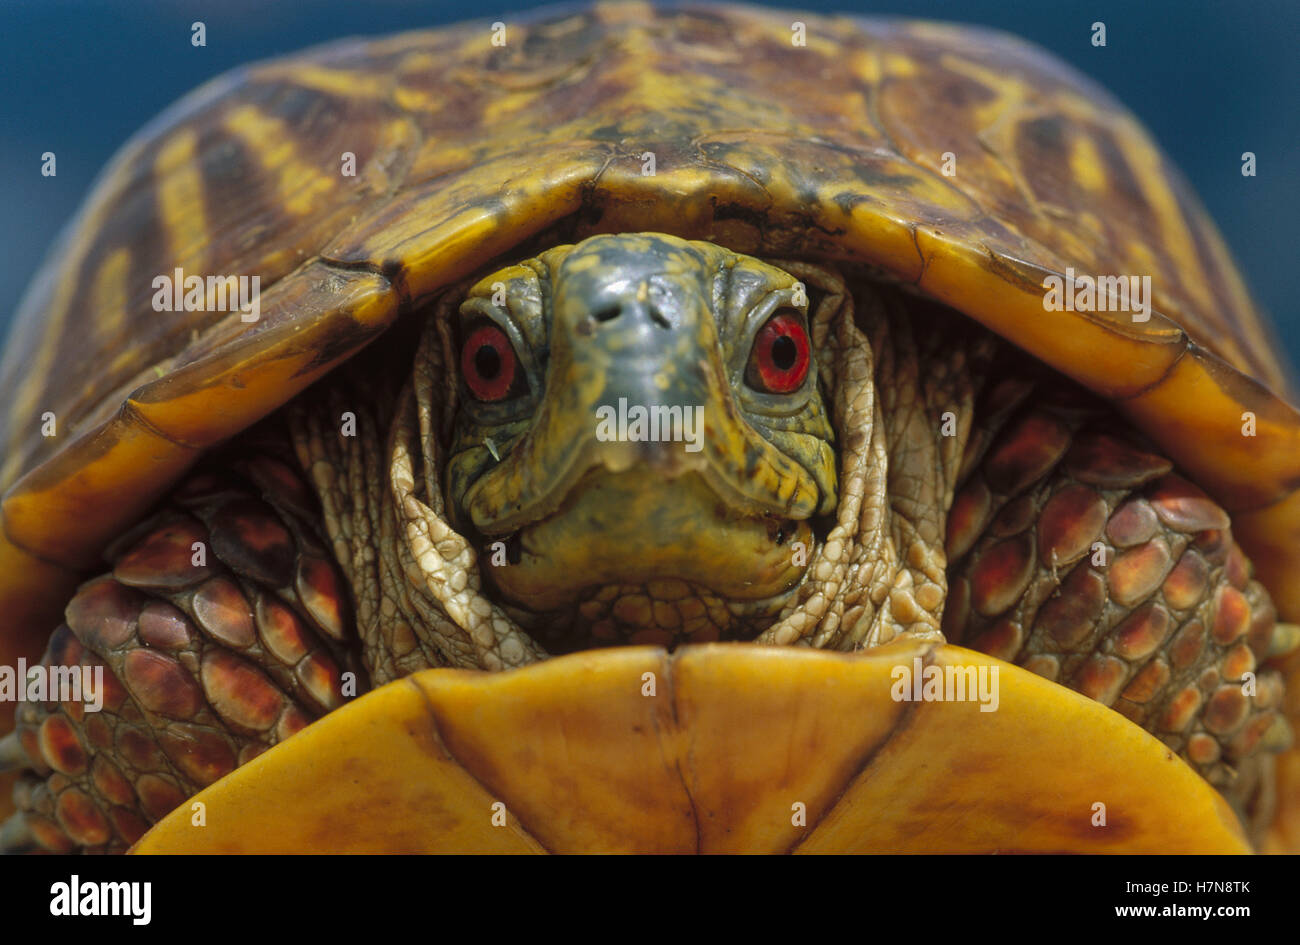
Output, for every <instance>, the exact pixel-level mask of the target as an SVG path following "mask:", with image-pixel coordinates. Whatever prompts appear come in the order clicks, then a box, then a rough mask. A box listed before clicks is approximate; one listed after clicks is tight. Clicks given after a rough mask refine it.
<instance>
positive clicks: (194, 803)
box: [0, 3, 1300, 852]
mask: <svg viewBox="0 0 1300 945" xmlns="http://www.w3.org/2000/svg"><path fill="white" fill-rule="evenodd" d="M1295 390H1296V388H1295V386H1294V378H1293V375H1292V373H1291V368H1290V367H1289V365H1288V364H1287V363H1286V362H1285V360H1284V358H1283V357H1282V355H1281V354H1280V348H1279V346H1278V345H1277V344H1276V343H1275V340H1274V337H1273V335H1272V330H1271V328H1270V327H1269V324H1268V322H1267V319H1266V318H1265V316H1264V315H1263V314H1262V313H1261V311H1260V309H1259V308H1258V307H1257V306H1256V304H1255V303H1254V302H1253V300H1252V298H1251V296H1250V294H1249V291H1248V289H1247V288H1246V286H1245V284H1244V282H1243V280H1242V278H1241V276H1240V275H1239V273H1238V271H1237V269H1236V267H1235V265H1234V263H1233V261H1232V259H1231V256H1230V254H1229V252H1228V250H1227V248H1226V246H1225V244H1224V242H1223V240H1222V238H1221V237H1220V236H1219V234H1218V232H1217V231H1216V229H1215V227H1214V225H1213V223H1212V222H1211V221H1210V219H1209V217H1208V216H1207V214H1206V212H1205V210H1204V209H1203V207H1202V206H1201V204H1200V203H1199V202H1198V200H1197V199H1196V197H1195V195H1194V194H1193V193H1192V191H1191V189H1190V188H1189V186H1188V185H1187V183H1186V182H1185V181H1184V180H1183V178H1182V177H1181V176H1180V174H1179V173H1178V171H1177V170H1176V169H1175V168H1174V167H1173V166H1172V165H1171V163H1170V162H1169V160H1168V159H1167V158H1166V157H1165V156H1164V155H1163V154H1162V153H1161V151H1160V150H1159V149H1158V147H1157V146H1156V144H1155V143H1154V142H1153V141H1152V139H1151V138H1150V136H1149V135H1148V134H1147V133H1146V132H1145V131H1144V130H1143V129H1142V127H1141V125H1140V124H1139V123H1138V121H1137V120H1136V119H1135V118H1134V117H1133V116H1132V115H1131V114H1130V113H1129V112H1128V111H1126V110H1125V109H1124V108H1123V107H1122V106H1121V105H1120V104H1119V103H1117V102H1116V101H1115V100H1114V99H1113V98H1112V97H1111V96H1110V95H1108V94H1107V93H1106V92H1105V91H1103V90H1102V89H1101V88H1099V87H1098V86H1096V85H1095V84H1093V83H1092V82H1090V81H1089V80H1087V79H1086V78H1084V77H1082V76H1081V75H1079V74H1077V73H1076V72H1074V71H1073V70H1072V69H1070V68H1069V67H1067V66H1065V65H1063V64H1062V63H1060V62H1059V61H1057V60H1056V59H1054V58H1053V57H1051V56H1050V55H1048V54H1047V53H1045V52H1043V51H1041V50H1039V49H1037V48H1036V47H1033V46H1030V45H1028V44H1026V43H1024V42H1023V41H1021V40H1019V39H1017V38H1014V37H1012V36H1009V35H1006V34H1003V33H1000V32H995V31H991V30H986V29H983V28H976V27H970V26H954V25H946V24H939V23H931V22H920V21H908V20H892V19H870V18H861V17H843V16H831V17H825V16H814V15H811V14H801V13H799V14H796V13H784V12H780V11H774V10H765V9H757V8H751V7H746V6H740V5H724V6H713V5H710V6H700V5H692V4H685V5H679V6H666V7H656V6H649V5H645V4H639V3H626V4H625V3H597V4H595V5H593V6H587V7H583V8H580V9H565V10H542V11H537V12H534V13H531V14H528V15H526V16H523V17H520V18H519V19H512V20H510V21H509V22H494V23H487V22H474V23H467V24H462V25H457V26H450V27H444V28H439V29H433V30H423V31H417V32H410V33H404V34H400V35H397V36H392V37H388V38H380V39H352V40H345V41H341V42H338V43H335V44H331V45H327V46H324V47H319V48H315V49H312V50H308V51H306V52H303V53H299V54H296V55H292V56H288V57H286V58H281V59H276V60H272V61H268V62H264V63H259V64H254V65H251V66H247V67H244V68H241V69H238V70H236V71H234V72H231V73H228V74H226V75H224V76H222V77H220V78H218V79H216V80H214V81H212V82H210V83H208V84H207V85H205V86H203V87H201V88H200V89H199V90H197V91H195V92H194V93H191V94H190V95H189V96H187V97H186V98H184V99H182V100H181V101H180V102H178V103H177V104H176V105H174V106H173V107H172V108H170V109H169V110H167V111H166V112H164V113H163V114H162V115H161V116H159V118H158V119H156V120H155V121H154V122H153V123H151V124H150V125H148V126H147V127H146V128H145V129H143V130H142V131H141V132H140V133H138V134H137V135H136V136H135V137H134V138H132V139H131V140H130V141H129V142H128V143H127V144H126V145H125V146H124V148H123V149H122V151H121V152H120V153H119V154H118V155H117V156H116V157H115V158H114V159H113V161H112V162H111V163H110V164H109V166H108V167H107V169H106V170H105V171H104V172H103V174H102V176H101V178H100V179H99V181H98V182H97V183H96V185H95V186H94V188H93V190H92V192H91V194H90V196H89V197H88V199H87V201H86V204H85V205H84V207H83V208H82V209H81V211H80V212H79V213H78V215H77V216H76V217H75V219H74V220H73V221H72V223H71V224H70V226H69V227H68V229H67V230H66V231H65V233H64V235H63V236H62V237H61V238H60V239H59V241H58V242H57V244H56V245H55V247H54V249H53V250H52V253H51V255H50V257H49V259H48V261H47V262H46V263H45V265H44V266H43V267H42V268H41V269H40V271H39V272H38V273H37V275H36V276H35V278H34V281H33V284H32V286H31V288H30V289H29V291H28V293H27V295H26V296H25V297H24V300H23V302H22V303H21V306H20V310H19V312H18V314H17V317H16V321H15V327H14V329H13V332H12V335H11V337H10V339H9V342H8V345H7V348H6V351H5V355H4V360H3V363H2V365H0V391H3V393H4V397H3V402H4V405H5V409H4V416H3V421H2V422H3V433H2V434H0V441H3V443H4V444H5V447H4V454H3V455H4V464H3V467H2V469H0V480H2V482H0V486H3V489H4V496H3V501H0V513H2V516H3V529H0V601H2V602H3V606H0V620H2V621H3V626H2V627H0V651H2V656H3V663H4V664H5V665H8V666H10V667H14V669H13V670H11V671H10V673H9V674H8V677H7V683H8V685H9V686H10V692H11V693H15V694H14V695H11V696H9V700H10V701H7V702H6V705H5V708H6V710H7V712H8V711H10V710H12V712H13V722H12V725H11V724H10V721H9V718H8V717H6V718H5V719H4V720H3V722H4V726H5V727H6V728H12V731H10V732H9V734H7V735H6V736H5V737H4V739H3V740H2V741H0V765H3V766H4V767H5V768H6V769H7V770H9V771H10V772H11V773H10V775H9V776H10V778H11V779H13V782H14V787H13V800H12V811H11V813H10V816H9V817H8V819H7V820H6V821H5V823H4V827H3V828H2V830H0V837H2V838H3V843H2V845H3V846H4V848H5V849H9V850H32V849H36V850H46V851H54V852H72V851H88V852H122V851H126V850H129V849H134V850H138V851H141V852H144V851H159V850H177V849H187V850H200V849H211V850H252V849H281V850H284V849H295V850H344V849H348V850H353V849H375V850H398V849H449V850H451V849H465V850H487V849H494V850H496V849H499V850H519V851H541V850H546V851H562V850H582V849H588V850H615V849H627V850H672V851H684V852H685V851H701V850H723V849H730V850H765V851H769V850H770V851H793V850H800V851H817V850H858V849H877V850H882V849H931V850H985V851H994V850H1002V851H1005V850H1026V851H1030V850H1061V849H1108V850H1143V849H1146V850H1152V849H1163V850H1176V849H1178V850H1232V851H1238V852H1244V851H1246V850H1249V849H1252V848H1259V849H1274V850H1281V849H1289V848H1294V847H1295V845H1296V844H1297V842H1298V841H1300V820H1298V819H1297V818H1298V817H1300V815H1298V814H1297V811H1298V810H1300V768H1298V767H1297V765H1298V764H1300V762H1298V760H1297V756H1296V753H1295V752H1294V751H1293V750H1292V749H1291V748H1290V743H1291V725H1292V723H1293V722H1294V721H1295V718H1296V714H1297V711H1300V710H1298V709H1297V703H1296V701H1295V693H1296V690H1297V687H1296V686H1294V685H1293V686H1291V687H1290V688H1289V689H1288V687H1287V685H1286V680H1287V677H1288V676H1294V671H1295V669H1296V668H1297V662H1296V658H1295V656H1294V653H1295V650H1296V646H1297V641H1298V640H1300V635H1298V634H1297V630H1296V627H1295V625H1294V624H1292V623H1289V622H1287V621H1290V620H1295V619H1296V618H1297V615H1300V590H1297V589H1296V585H1295V584H1294V583H1290V582H1288V581H1287V580H1286V577H1287V575H1288V574H1289V573H1293V571H1294V569H1295V567H1296V565H1297V561H1298V560H1300V495H1298V494H1297V483H1300V449H1298V448H1297V447H1300V414H1297V411H1296V408H1295V406H1294V403H1295ZM19 660H22V661H30V667H29V665H28V664H27V663H26V662H22V663H20V662H19ZM5 682H6V679H4V678H0V683H5ZM41 686H44V687H45V688H43V689H42V688H41ZM33 687H34V688H33ZM19 690H22V691H23V693H24V694H22V695H17V694H16V693H18V691H19ZM29 690H30V691H29ZM15 699H16V700H17V701H16V702H15V701H12V700H15ZM187 802H188V803H187ZM286 810H293V811H295V815H294V816H285V815H284V811H286Z"/></svg>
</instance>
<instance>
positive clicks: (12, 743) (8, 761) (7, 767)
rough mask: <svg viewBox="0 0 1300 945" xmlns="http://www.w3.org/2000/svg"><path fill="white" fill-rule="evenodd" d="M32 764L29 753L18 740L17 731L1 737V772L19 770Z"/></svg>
mask: <svg viewBox="0 0 1300 945" xmlns="http://www.w3.org/2000/svg"><path fill="white" fill-rule="evenodd" d="M30 765H31V762H30V761H28V760H27V753H26V752H25V751H23V746H22V745H21V744H20V743H19V741H18V733H17V732H10V733H9V734H8V735H6V736H5V737H4V738H0V773H3V772H6V771H18V770H19V769H21V768H26V767H29V766H30Z"/></svg>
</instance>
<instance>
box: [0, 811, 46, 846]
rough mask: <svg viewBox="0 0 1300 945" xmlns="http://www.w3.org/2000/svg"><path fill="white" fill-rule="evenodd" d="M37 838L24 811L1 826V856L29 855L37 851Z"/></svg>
mask: <svg viewBox="0 0 1300 945" xmlns="http://www.w3.org/2000/svg"><path fill="white" fill-rule="evenodd" d="M36 846H37V844H36V837H35V835H34V834H33V833H32V832H31V830H30V829H29V828H28V826H27V817H26V815H24V814H23V812H22V811H19V812H18V813H16V814H14V815H13V816H12V817H10V818H9V819H8V820H6V821H5V822H4V823H3V824H0V854H3V855H8V854H11V853H27V852H29V851H31V850H34V849H36Z"/></svg>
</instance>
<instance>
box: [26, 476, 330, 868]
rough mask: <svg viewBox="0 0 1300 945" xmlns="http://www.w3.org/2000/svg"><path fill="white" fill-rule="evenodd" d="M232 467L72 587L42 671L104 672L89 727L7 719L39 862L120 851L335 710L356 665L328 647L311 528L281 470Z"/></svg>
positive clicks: (78, 712) (78, 718) (53, 707)
mask: <svg viewBox="0 0 1300 945" xmlns="http://www.w3.org/2000/svg"><path fill="white" fill-rule="evenodd" d="M223 466H224V464H223ZM233 467H234V469H235V470H237V471H238V472H235V473H230V472H225V471H222V472H219V473H213V472H200V473H198V474H196V475H195V476H193V477H191V478H190V479H189V480H188V481H186V482H185V483H183V484H182V486H181V488H180V489H179V490H178V491H177V494H176V495H174V496H173V499H172V503H171V504H170V505H169V506H168V507H167V508H165V509H163V510H162V511H160V512H158V513H157V514H155V515H151V516H149V517H148V518H146V519H145V520H144V521H143V522H142V523H141V524H140V525H139V526H138V527H137V528H135V529H133V530H132V532H131V533H129V534H128V535H126V536H123V538H122V539H121V540H119V541H118V542H117V543H116V544H115V547H114V549H110V552H109V558H110V560H111V561H112V563H113V569H112V571H110V572H109V573H107V574H104V575H102V576H101V577H98V578H95V579H94V580H91V581H88V582H87V583H85V584H84V585H82V587H81V588H80V589H79V590H78V591H77V593H76V594H75V595H74V596H73V598H72V599H71V601H69V603H68V606H67V608H66V611H65V618H66V623H64V624H63V625H62V626H60V627H59V628H58V629H57V630H55V632H54V633H53V634H52V635H51V637H50V642H49V646H48V648H47V650H46V653H45V656H44V658H43V660H42V662H43V663H44V664H45V665H47V666H52V665H74V666H75V665H81V666H92V667H100V668H102V670H103V673H104V685H105V695H104V707H103V710H102V711H101V712H98V713H96V712H91V711H87V710H86V708H85V704H84V703H83V702H67V703H62V704H52V703H24V704H22V706H21V707H20V709H19V712H18V719H17V722H18V729H17V730H18V736H19V741H20V744H21V745H22V747H23V751H24V753H25V755H26V756H27V760H28V761H29V762H30V764H31V770H30V772H29V774H28V775H27V776H26V778H25V779H24V780H23V781H21V782H20V787H19V790H18V792H17V796H16V799H17V802H18V807H19V810H20V811H25V812H26V824H27V828H28V829H29V830H30V831H31V833H32V835H33V836H34V837H35V838H36V840H37V842H38V843H39V844H40V845H41V846H42V847H44V848H45V849H47V850H51V851H55V852H59V851H70V850H72V849H75V848H85V849H87V850H91V851H95V850H103V851H109V852H112V851H121V850H123V849H125V848H126V847H127V846H129V845H130V844H132V843H134V842H135V841H137V840H138V839H139V838H140V837H141V836H142V835H143V834H144V832H145V830H147V829H148V827H149V825H150V824H153V823H155V822H156V821H158V820H160V819H161V818H162V817H163V816H165V815H166V814H167V813H168V811H170V810H172V809H173V808H174V807H176V806H177V805H178V804H180V803H181V802H182V801H183V800H184V799H185V798H187V797H189V796H190V795H192V794H194V793H195V792H196V791H198V790H200V789H202V788H204V787H206V786H207V785H209V784H212V783H214V782H215V781H217V780H219V779H220V778H222V777H224V776H225V775H227V774H229V773H230V772H231V771H233V770H235V768H236V767H237V766H239V765H243V764H245V763H247V762H248V761H250V760H251V759H252V758H254V757H256V756H257V755H258V754H260V753H261V752H263V751H265V750H266V749H267V748H268V747H270V746H271V745H274V744H278V743H279V742H282V741H284V740H285V739H287V738H288V737H290V736H291V735H293V734H295V733H296V732H298V731H301V730H302V729H303V728H304V727H305V726H306V725H307V724H308V723H310V722H311V721H312V720H314V719H316V718H318V717H319V716H321V715H323V714H325V713H327V712H330V711H332V710H334V709H336V708H338V707H339V706H340V705H342V703H343V701H344V697H343V694H342V675H341V674H342V671H343V669H344V668H347V667H349V666H351V657H350V656H349V653H348V651H347V650H346V649H343V648H340V647H339V646H337V645H336V644H337V643H338V642H340V641H341V640H342V639H346V638H350V636H351V634H350V632H341V631H344V630H345V627H346V625H343V624H340V623H338V622H337V617H336V616H335V615H336V614H337V613H341V612H346V601H337V600H333V599H332V595H334V594H336V593H338V590H339V588H340V586H341V585H340V583H339V579H338V577H337V575H336V574H335V573H334V568H335V566H334V565H333V564H332V563H331V562H329V561H328V560H327V558H326V557H325V552H324V550H323V549H322V547H321V545H320V541H319V538H317V537H316V536H315V535H314V533H313V529H314V524H313V522H314V521H315V518H316V515H318V513H316V514H314V515H312V514H309V516H308V517H306V518H303V517H300V515H299V511H307V512H309V513H310V512H311V507H310V504H309V501H308V500H307V496H306V494H305V493H304V492H302V488H301V482H300V480H299V479H298V477H297V476H296V474H294V473H293V472H292V470H291V469H290V468H289V467H288V466H287V465H285V464H284V463H283V462H282V461H280V460H278V459H274V458H271V457H268V456H265V455H257V456H254V457H252V458H251V459H250V458H247V457H240V458H239V459H238V460H237V461H236V462H235V463H234V464H233ZM218 468H222V467H218ZM227 468H228V467H227ZM196 548H201V549H203V550H202V554H203V556H204V557H203V558H201V559H196V557H195V556H196V553H197V552H196ZM326 572H328V575H329V576H328V577H325V576H323V575H324V574H325V573H326ZM304 574H305V575H308V577H307V578H305V579H304V578H303V575H304ZM300 588H305V589H308V592H309V594H310V595H311V596H312V597H313V599H314V601H315V603H314V605H313V604H309V603H308V602H307V600H306V595H304V594H303V593H302V591H301V590H300ZM327 600H328V601H329V603H328V605H327V604H326V603H325V601H327ZM322 615H324V617H325V619H322Z"/></svg>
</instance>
